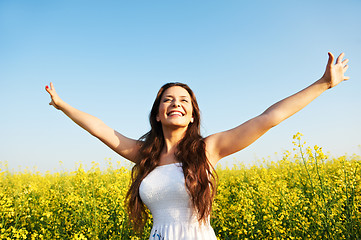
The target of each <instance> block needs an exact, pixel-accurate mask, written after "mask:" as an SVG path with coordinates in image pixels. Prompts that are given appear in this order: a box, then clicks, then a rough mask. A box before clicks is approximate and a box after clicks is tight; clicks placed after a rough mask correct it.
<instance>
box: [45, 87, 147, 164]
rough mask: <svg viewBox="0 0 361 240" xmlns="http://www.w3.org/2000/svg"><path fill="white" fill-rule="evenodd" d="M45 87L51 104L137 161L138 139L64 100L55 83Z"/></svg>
mask: <svg viewBox="0 0 361 240" xmlns="http://www.w3.org/2000/svg"><path fill="white" fill-rule="evenodd" d="M45 89H46V91H47V92H48V93H49V94H50V96H51V102H50V103H49V105H52V106H54V107H55V108H56V109H58V110H61V111H62V112H63V113H65V115H67V116H68V117H69V118H70V119H71V120H73V121H74V122H75V123H76V124H78V125H79V126H80V127H82V128H83V129H85V130H86V131H88V132H89V133H90V134H91V135H93V136H95V137H97V138H98V139H99V140H100V141H102V142H103V143H105V144H106V145H107V146H108V147H110V148H111V149H113V150H114V151H115V152H117V153H118V154H120V155H121V156H123V157H124V158H126V159H128V160H130V161H132V162H135V157H136V154H137V152H138V150H139V147H140V146H139V145H138V143H137V141H136V140H134V139H130V138H127V137H125V136H123V135H122V134H120V133H118V132H117V131H115V130H113V129H112V128H110V127H108V126H107V125H106V124H105V123H104V122H103V121H102V120H100V119H99V118H97V117H94V116H92V115H90V114H88V113H85V112H82V111H80V110H78V109H76V108H74V107H72V106H70V105H69V104H67V103H66V102H64V101H63V100H62V99H61V98H60V97H59V96H58V94H57V93H56V91H55V88H54V86H53V83H50V87H48V86H46V87H45Z"/></svg>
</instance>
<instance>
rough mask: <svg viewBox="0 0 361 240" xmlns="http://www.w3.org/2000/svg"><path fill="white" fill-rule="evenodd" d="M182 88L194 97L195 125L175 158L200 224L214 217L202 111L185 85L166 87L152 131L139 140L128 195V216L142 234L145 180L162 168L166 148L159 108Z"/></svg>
mask: <svg viewBox="0 0 361 240" xmlns="http://www.w3.org/2000/svg"><path fill="white" fill-rule="evenodd" d="M174 86H180V87H182V88H184V89H186V90H187V91H188V93H189V95H190V97H191V102H192V107H193V119H194V121H193V123H190V124H189V125H188V128H187V130H186V133H185V136H184V137H183V139H182V140H181V141H180V142H179V144H178V146H177V151H176V153H175V157H176V159H177V161H179V162H181V163H182V168H183V173H184V178H185V185H186V189H187V191H188V193H189V194H190V197H191V202H192V204H193V207H194V208H195V210H196V212H197V214H198V221H200V222H205V221H207V218H208V216H209V215H210V213H211V209H212V202H213V198H214V195H215V191H216V175H215V173H212V170H214V169H213V167H212V166H211V164H210V163H209V161H208V159H207V156H206V152H205V142H204V139H203V137H202V136H201V135H200V111H199V107H198V103H197V100H196V97H195V95H194V93H193V91H192V90H191V89H190V88H189V87H188V85H186V84H183V83H178V82H176V83H167V84H165V85H163V86H162V87H161V88H160V90H159V91H158V94H157V97H156V99H155V101H154V103H153V107H152V110H151V112H150V115H149V121H150V125H151V130H150V131H149V132H147V133H146V134H144V135H143V136H142V137H141V138H140V139H139V144H140V145H141V147H140V150H139V153H138V156H137V160H136V164H135V166H134V167H133V169H132V175H131V181H132V183H131V186H130V189H129V191H128V193H127V196H126V199H127V201H128V213H129V216H130V219H131V220H132V223H133V226H134V228H135V229H136V230H141V229H143V227H144V223H145V221H146V218H147V214H146V208H145V206H144V204H143V202H142V200H141V198H140V195H139V186H140V184H141V182H142V180H143V179H144V178H145V177H146V176H147V175H148V174H149V173H150V172H151V171H152V170H153V169H154V168H155V167H157V165H158V164H159V161H160V154H161V151H162V149H163V147H164V143H165V141H164V135H163V129H162V124H161V123H160V122H158V121H157V120H156V116H157V114H158V111H159V105H160V101H161V98H162V95H163V93H164V91H165V90H167V89H168V88H170V87H174Z"/></svg>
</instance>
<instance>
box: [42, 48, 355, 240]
mask: <svg viewBox="0 0 361 240" xmlns="http://www.w3.org/2000/svg"><path fill="white" fill-rule="evenodd" d="M328 55H329V59H328V63H327V66H326V71H325V73H324V75H323V76H322V77H321V78H320V79H319V80H317V81H316V82H314V83H313V84H312V85H310V86H308V87H307V88H305V89H303V90H301V91H300V92H298V93H296V94H294V95H292V96H290V97H288V98H285V99H283V100H281V101H279V102H277V103H275V104H274V105H272V106H271V107H269V108H268V109H267V110H266V111H264V112H263V113H262V114H260V115H259V116H256V117H255V118H252V119H250V120H248V121H247V122H245V123H243V124H241V125H239V126H237V127H235V128H233V129H230V130H228V131H225V132H220V133H216V134H213V135H210V136H208V137H205V138H203V137H201V135H200V130H199V126H200V114H199V108H198V104H197V101H196V97H195V95H194V94H193V92H192V90H191V89H190V88H189V87H188V86H187V85H185V84H182V83H168V84H165V85H164V86H163V87H162V88H161V89H160V90H159V92H158V94H157V97H156V99H155V102H154V104H153V107H152V110H151V113H150V117H149V120H150V124H151V130H150V131H149V132H148V133H146V134H145V135H144V136H143V137H141V138H140V139H139V140H134V139H130V138H127V137H125V136H123V135H122V134H120V133H118V132H117V131H114V130H113V129H111V128H110V127H108V126H107V125H105V124H104V123H103V122H102V121H101V120H100V119H98V118H96V117H94V116H91V115H89V114H87V113H84V112H82V111H79V110H77V109H75V108H73V107H72V106H70V105H69V104H67V103H65V102H64V101H63V100H61V99H60V97H59V96H58V94H57V93H56V91H55V89H54V86H53V84H52V83H50V87H48V86H46V91H47V92H48V93H49V94H50V96H51V102H50V103H49V104H50V105H52V106H54V107H55V108H56V109H59V110H61V111H63V112H64V113H65V114H66V115H67V116H68V117H69V118H71V119H72V120H73V121H74V122H75V123H76V124H78V125H79V126H81V127H82V128H84V129H85V130H86V131H88V132H89V133H91V134H92V135H93V136H95V137H97V138H98V139H100V140H101V141H102V142H104V143H105V144H106V145H107V146H109V147H110V148H111V149H113V150H114V151H115V152H117V153H118V154H120V155H121V156H123V157H125V158H126V159H128V160H130V161H132V162H134V163H135V166H134V167H133V169H132V184H131V186H130V189H129V191H128V194H127V199H128V209H129V215H130V218H131V219H132V220H133V222H134V224H135V227H136V228H138V229H142V227H143V226H144V220H145V217H146V214H145V205H146V206H147V207H148V208H149V210H150V211H151V213H152V216H153V228H152V231H151V236H150V238H149V239H168V240H180V239H187V240H192V239H198V240H199V239H207V240H210V239H216V236H215V233H214V231H213V229H212V227H211V226H210V223H209V216H210V213H211V209H212V201H213V198H214V194H215V188H216V185H215V173H214V166H215V165H216V164H217V162H218V161H219V160H220V159H222V158H223V157H225V156H228V155H230V154H232V153H235V152H237V151H240V150H242V149H243V148H245V147H247V146H248V145H250V144H251V143H253V142H254V141H256V140H257V139H258V138H259V137H260V136H262V135H263V134H264V133H266V132H267V131H268V130H269V129H271V128H272V127H274V126H276V125H277V124H279V123H280V122H282V121H283V120H285V119H286V118H288V117H290V116H292V115H293V114H294V113H296V112H298V111H299V110H301V109H302V108H304V107H305V106H306V105H307V104H309V103H310V102H311V101H312V100H314V99H315V98H316V97H318V96H319V95H320V94H321V93H323V92H324V91H326V90H327V89H329V88H332V87H334V86H336V85H337V84H339V83H340V82H342V81H344V80H348V79H349V77H345V76H344V73H345V72H346V70H347V68H348V65H347V62H348V59H346V60H342V59H343V56H344V54H343V53H342V54H340V56H338V58H337V60H336V63H335V64H334V63H333V62H334V57H333V55H332V54H331V53H328Z"/></svg>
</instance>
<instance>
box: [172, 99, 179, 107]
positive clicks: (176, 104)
mask: <svg viewBox="0 0 361 240" xmlns="http://www.w3.org/2000/svg"><path fill="white" fill-rule="evenodd" d="M173 106H174V107H180V106H181V105H180V102H179V101H178V100H174V102H173Z"/></svg>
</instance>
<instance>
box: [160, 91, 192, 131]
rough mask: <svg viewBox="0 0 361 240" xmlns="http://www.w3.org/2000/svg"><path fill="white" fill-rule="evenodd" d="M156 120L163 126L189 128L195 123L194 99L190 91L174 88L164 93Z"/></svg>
mask: <svg viewBox="0 0 361 240" xmlns="http://www.w3.org/2000/svg"><path fill="white" fill-rule="evenodd" d="M156 120H157V121H158V122H161V123H162V126H163V127H165V126H169V127H187V126H188V125H189V123H192V122H193V107H192V99H191V96H190V95H189V93H188V91H187V90H186V89H184V88H183V87H180V86H173V87H170V88H168V89H167V90H165V91H164V93H163V95H162V97H161V99H160V104H159V110H158V114H157V116H156Z"/></svg>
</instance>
